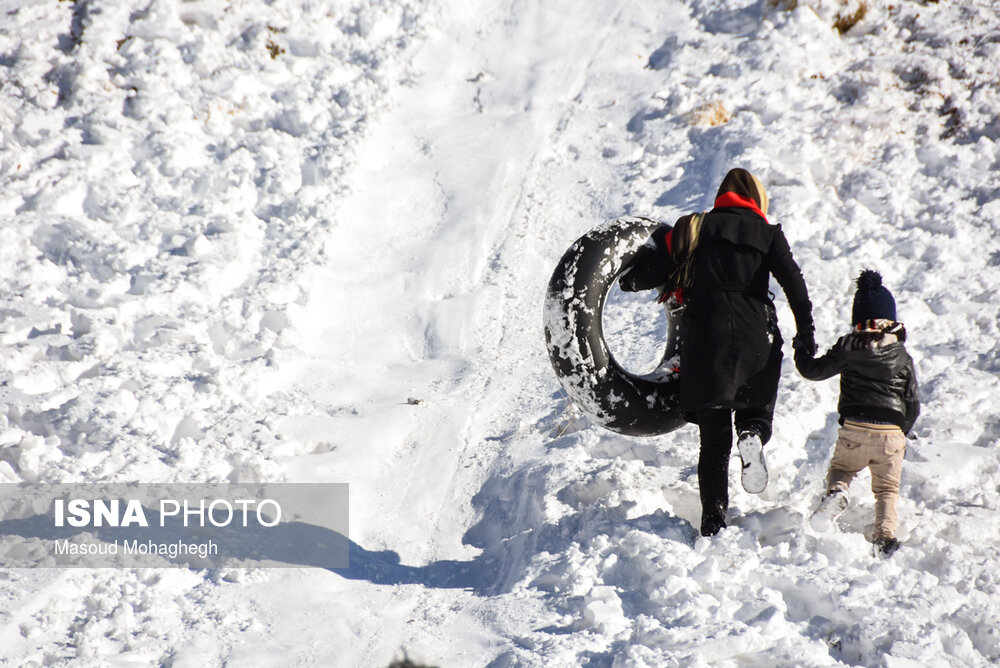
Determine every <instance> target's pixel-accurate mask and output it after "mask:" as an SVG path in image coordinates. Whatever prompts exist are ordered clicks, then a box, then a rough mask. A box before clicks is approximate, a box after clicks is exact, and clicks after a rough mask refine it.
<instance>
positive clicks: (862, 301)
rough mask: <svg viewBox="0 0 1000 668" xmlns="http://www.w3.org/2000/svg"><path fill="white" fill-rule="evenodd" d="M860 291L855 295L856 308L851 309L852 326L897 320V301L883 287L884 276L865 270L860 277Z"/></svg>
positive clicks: (858, 281) (858, 282)
mask: <svg viewBox="0 0 1000 668" xmlns="http://www.w3.org/2000/svg"><path fill="white" fill-rule="evenodd" d="M857 286H858V289H857V291H856V292H855V293H854V308H853V309H851V324H854V325H857V324H858V323H862V322H865V321H866V320H875V319H878V318H883V319H885V320H895V319H896V300H895V299H893V298H892V293H891V292H889V290H887V289H886V287H885V286H884V285H882V274H880V273H878V272H877V271H874V270H872V269H865V270H864V271H862V272H861V275H860V276H858V280H857Z"/></svg>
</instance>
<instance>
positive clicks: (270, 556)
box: [0, 483, 350, 569]
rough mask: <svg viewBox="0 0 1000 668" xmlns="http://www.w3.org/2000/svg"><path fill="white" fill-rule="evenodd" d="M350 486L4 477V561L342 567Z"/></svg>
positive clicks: (0, 508) (0, 558)
mask: <svg viewBox="0 0 1000 668" xmlns="http://www.w3.org/2000/svg"><path fill="white" fill-rule="evenodd" d="M349 548H350V540H349V538H348V485H347V484H346V483H267V484H263V483H262V484H204V485H202V484H180V483H178V484H110V483H109V484H89V483H88V484H51V485H50V484H40V483H18V484H0V568H46V567H49V568H65V567H85V568H107V567H112V568H165V567H182V568H299V567H303V566H313V567H317V568H330V569H337V568H347V567H348V551H349Z"/></svg>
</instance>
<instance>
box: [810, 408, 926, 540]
mask: <svg viewBox="0 0 1000 668" xmlns="http://www.w3.org/2000/svg"><path fill="white" fill-rule="evenodd" d="M905 452H906V436H904V435H903V431H902V430H901V429H900V428H899V427H897V426H896V425H891V424H868V423H864V422H854V421H852V420H846V421H845V422H844V426H843V427H841V428H840V432H839V433H838V438H837V445H836V447H834V450H833V459H831V460H830V469H829V471H828V472H827V474H826V489H827V492H835V491H837V490H843V491H844V492H846V491H847V490H848V487H849V486H850V484H851V481H852V480H854V476H856V475H857V474H858V472H859V471H861V469H863V468H865V467H866V466H867V467H868V468H869V469H870V470H871V474H872V493H874V494H875V536H874V538H892V537H893V536H894V535H895V533H896V523H897V522H896V500H897V499H898V498H899V476H900V474H901V473H902V471H903V454H904V453H905Z"/></svg>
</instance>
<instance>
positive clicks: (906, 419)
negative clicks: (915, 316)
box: [795, 321, 920, 434]
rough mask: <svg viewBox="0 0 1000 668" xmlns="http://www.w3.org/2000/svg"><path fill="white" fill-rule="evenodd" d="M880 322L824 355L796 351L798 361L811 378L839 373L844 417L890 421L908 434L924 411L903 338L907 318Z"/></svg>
mask: <svg viewBox="0 0 1000 668" xmlns="http://www.w3.org/2000/svg"><path fill="white" fill-rule="evenodd" d="M877 322H878V327H877V328H874V329H871V328H870V329H865V330H860V331H854V332H851V333H850V334H847V335H846V336H842V337H840V339H839V340H838V341H837V343H835V344H834V345H833V347H832V348H830V350H828V351H827V352H826V354H825V355H823V356H822V357H819V358H816V359H813V358H812V357H810V356H809V355H807V354H805V353H803V352H802V351H796V352H795V366H796V368H797V369H798V370H799V373H801V374H802V375H803V376H804V377H805V378H808V379H809V380H825V379H827V378H830V377H832V376H835V375H837V374H838V373H839V374H840V401H839V402H838V404H837V410H838V412H839V413H840V423H841V424H843V423H844V420H845V419H849V420H859V421H862V422H864V421H869V422H870V421H876V422H889V423H892V424H895V425H897V426H899V428H900V429H902V430H903V433H904V434H908V433H909V432H910V430H911V429H912V428H913V424H914V423H915V422H916V420H917V416H918V415H919V414H920V399H919V397H918V388H917V376H916V373H915V372H914V369H913V359H912V358H911V357H910V355H909V353H907V352H906V347H905V346H904V345H903V342H904V341H905V340H906V329H905V328H904V327H903V325H902V323H898V322H892V321H877Z"/></svg>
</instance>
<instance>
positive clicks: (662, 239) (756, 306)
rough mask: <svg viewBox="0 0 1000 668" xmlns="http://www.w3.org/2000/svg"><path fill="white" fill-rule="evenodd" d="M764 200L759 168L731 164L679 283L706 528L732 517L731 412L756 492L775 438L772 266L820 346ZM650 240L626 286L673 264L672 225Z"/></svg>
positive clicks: (748, 484) (688, 400)
mask: <svg viewBox="0 0 1000 668" xmlns="http://www.w3.org/2000/svg"><path fill="white" fill-rule="evenodd" d="M767 205H768V197H767V193H766V191H765V190H764V187H763V186H762V185H761V183H760V181H759V180H758V179H757V178H756V177H755V176H754V175H753V174H751V173H750V172H748V171H747V170H745V169H733V170H730V171H729V173H728V174H726V176H725V178H724V179H723V180H722V185H720V186H719V191H718V193H717V195H716V199H715V206H714V208H713V209H712V210H711V211H709V212H708V213H706V214H705V216H704V218H703V219H702V220H701V225H700V231H699V233H698V239H697V245H696V247H695V248H694V251H693V258H692V262H693V275H692V278H691V284H690V286H689V287H687V288H685V289H684V292H683V301H684V304H685V306H686V308H685V311H684V316H683V319H682V321H681V325H680V336H681V341H680V368H681V382H680V404H681V408H682V409H683V410H684V411H685V414H686V417H687V419H688V420H690V421H693V422H696V423H697V424H698V428H699V432H700V438H701V450H700V454H699V458H698V486H699V491H700V495H701V503H702V521H701V533H702V535H703V536H712V535H715V534H716V533H718V532H719V530H720V529H722V528H723V527H724V526H726V522H725V518H726V512H727V511H728V508H729V457H730V453H731V450H732V445H733V422H734V419H735V424H736V430H737V433H738V434H739V445H738V448H739V452H740V457H741V459H742V462H743V475H742V481H743V486H744V487H745V488H746V489H747V491H749V492H753V493H760V492H762V491H764V489H765V487H766V486H767V468H766V465H765V463H764V457H763V445H764V444H765V443H767V442H768V440H769V439H770V438H771V422H772V419H773V415H774V403H775V399H776V398H777V394H778V378H779V377H780V375H781V357H782V353H781V344H782V338H781V332H780V331H779V329H778V321H777V315H776V312H775V309H774V304H773V303H772V296H771V294H770V291H769V289H768V287H769V279H770V276H774V278H775V279H777V281H778V284H779V285H781V287H782V289H783V290H784V291H785V296H786V297H787V299H788V304H789V306H791V309H792V313H793V314H794V315H795V325H796V330H797V334H796V341H795V345H796V346H797V347H798V346H802V347H803V349H804V350H808V351H810V352H815V348H816V344H815V342H814V336H813V319H812V304H811V303H810V301H809V293H808V291H807V289H806V284H805V281H804V280H803V278H802V272H801V271H800V269H799V266H798V264H796V262H795V259H794V258H793V257H792V251H791V249H790V248H789V245H788V241H787V240H786V239H785V235H784V233H783V232H782V231H781V226H780V225H771V224H769V223H768V220H767ZM658 232H659V231H658ZM653 241H654V244H653V245H651V246H650V248H651V249H652V248H653V247H654V246H655V248H657V249H659V251H660V252H659V253H652V252H647V253H643V254H640V255H638V256H637V258H636V264H635V265H633V267H632V268H630V271H629V273H628V274H626V275H625V276H624V277H623V282H622V287H623V289H629V288H633V289H634V288H636V287H639V288H642V287H648V286H646V285H641V283H642V282H641V281H635V280H634V279H635V277H638V276H642V275H643V274H647V275H648V273H649V270H650V267H653V266H656V267H664V266H667V264H669V263H667V262H665V261H664V258H663V251H664V250H665V251H666V252H667V253H669V248H670V246H671V239H670V236H669V233H666V232H661V233H659V234H657V232H654V234H653ZM633 272H634V273H633ZM629 274H631V275H632V276H631V277H630V275H629ZM661 276H662V274H661Z"/></svg>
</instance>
